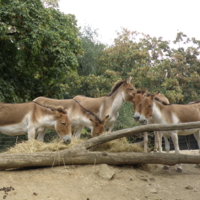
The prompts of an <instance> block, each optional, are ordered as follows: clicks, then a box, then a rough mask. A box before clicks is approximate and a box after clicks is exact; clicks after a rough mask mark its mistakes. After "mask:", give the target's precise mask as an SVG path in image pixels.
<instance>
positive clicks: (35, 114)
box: [0, 102, 71, 144]
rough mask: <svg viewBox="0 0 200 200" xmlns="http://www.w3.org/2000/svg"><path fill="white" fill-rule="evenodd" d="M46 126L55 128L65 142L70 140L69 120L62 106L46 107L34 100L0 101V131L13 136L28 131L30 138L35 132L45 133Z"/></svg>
mask: <svg viewBox="0 0 200 200" xmlns="http://www.w3.org/2000/svg"><path fill="white" fill-rule="evenodd" d="M46 128H53V129H55V130H56V132H57V133H58V135H59V136H60V137H61V138H62V139H63V141H64V142H65V143H67V144H68V143H70V142H71V126H70V120H69V118H68V116H67V112H66V111H65V110H64V109H63V108H62V107H46V106H41V105H38V104H36V103H34V102H28V103H18V104H10V103H0V132H2V133H4V134H7V135H13V136H14V135H22V134H25V133H28V139H29V140H31V139H35V137H36V135H37V134H41V133H42V134H45V129H46ZM38 139H39V140H41V139H40V138H38ZM42 141H43V140H42Z"/></svg>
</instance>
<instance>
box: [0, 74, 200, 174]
mask: <svg viewBox="0 0 200 200" xmlns="http://www.w3.org/2000/svg"><path fill="white" fill-rule="evenodd" d="M131 80H132V77H131V76H130V77H128V78H127V79H126V80H121V81H118V82H117V83H116V84H114V86H113V87H112V90H111V92H110V93H109V94H108V95H106V96H102V97H97V98H91V97H86V96H82V95H77V96H75V97H74V98H73V99H52V98H47V97H37V98H36V99H34V100H33V101H31V102H27V103H18V104H17V103H15V104H10V103H0V132H1V133H4V134H7V135H20V134H25V133H28V139H29V140H31V139H35V138H36V137H37V140H40V141H44V135H45V131H46V129H47V128H52V129H54V130H55V131H56V132H57V134H58V135H59V136H60V137H61V138H62V139H63V141H64V143H66V144H69V143H70V142H71V140H72V137H73V136H74V137H76V138H80V135H81V131H82V129H83V128H84V127H88V128H90V129H91V136H92V137H96V136H99V135H100V134H102V133H104V132H105V131H106V130H107V131H109V132H110V131H112V129H113V127H114V123H115V121H116V120H117V118H118V116H119V110H120V108H121V107H122V105H123V102H124V101H126V102H129V103H132V104H133V107H134V109H133V110H134V115H133V118H134V119H135V120H136V121H138V122H140V123H141V124H152V123H156V124H177V123H184V122H194V121H200V102H199V101H196V102H192V103H189V104H184V105H183V104H170V103H169V100H168V99H167V98H166V97H165V96H164V95H162V94H160V93H155V94H149V93H148V91H147V90H139V89H136V88H135V87H134V86H133V85H132V84H131ZM154 134H155V147H154V148H155V149H158V150H159V152H162V137H164V141H165V151H166V152H168V153H169V150H170V145H169V141H168V138H169V137H171V138H172V141H173V143H174V147H175V153H177V154H179V153H180V150H179V143H178V135H189V134H194V136H195V138H196V140H197V142H198V146H199V147H200V132H199V129H188V130H175V131H159V132H158V131H157V132H154ZM147 143H148V136H147V133H144V151H145V152H147ZM177 170H178V171H182V168H181V165H178V168H177Z"/></svg>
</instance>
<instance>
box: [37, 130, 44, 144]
mask: <svg viewBox="0 0 200 200" xmlns="http://www.w3.org/2000/svg"><path fill="white" fill-rule="evenodd" d="M45 131H46V128H40V129H38V130H37V134H38V136H37V140H38V141H40V142H44V135H45Z"/></svg>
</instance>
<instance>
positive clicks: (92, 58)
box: [78, 26, 105, 76]
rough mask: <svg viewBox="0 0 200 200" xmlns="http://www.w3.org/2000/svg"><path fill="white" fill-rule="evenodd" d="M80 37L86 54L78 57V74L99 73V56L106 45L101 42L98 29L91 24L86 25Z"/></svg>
mask: <svg viewBox="0 0 200 200" xmlns="http://www.w3.org/2000/svg"><path fill="white" fill-rule="evenodd" d="M80 39H81V41H82V47H83V49H84V54H83V55H80V56H79V58H78V62H79V66H78V74H79V75H80V76H87V75H89V74H94V75H97V68H98V61H99V57H100V56H101V54H102V51H103V49H104V48H105V45H104V44H103V43H101V42H99V40H98V33H97V30H93V29H92V28H91V27H90V26H84V27H83V28H82V29H81V30H80Z"/></svg>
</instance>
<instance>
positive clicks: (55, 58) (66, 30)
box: [0, 0, 82, 102]
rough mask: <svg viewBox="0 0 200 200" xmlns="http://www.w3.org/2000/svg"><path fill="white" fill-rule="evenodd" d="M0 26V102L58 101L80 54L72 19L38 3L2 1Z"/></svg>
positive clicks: (14, 0) (79, 45) (17, 0)
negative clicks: (46, 99) (42, 98)
mask: <svg viewBox="0 0 200 200" xmlns="http://www.w3.org/2000/svg"><path fill="white" fill-rule="evenodd" d="M0 22H1V27H0V46H1V49H0V100H1V101H7V102H13V101H15V102H22V101H27V100H31V99H33V98H35V97H37V96H41V95H43V96H54V97H61V96H62V93H63V91H62V90H63V88H62V83H63V80H65V75H66V74H68V73H71V71H72V70H76V67H77V66H78V61H77V56H78V55H79V54H82V48H81V41H80V39H79V37H78V34H79V29H78V28H77V25H76V19H75V16H74V15H70V14H69V15H65V14H63V13H61V12H60V11H59V10H58V9H56V8H53V7H51V6H49V7H44V5H43V3H42V2H41V1H40V0H35V1H31V0H12V1H9V0H3V1H2V2H1V8H0Z"/></svg>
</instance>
